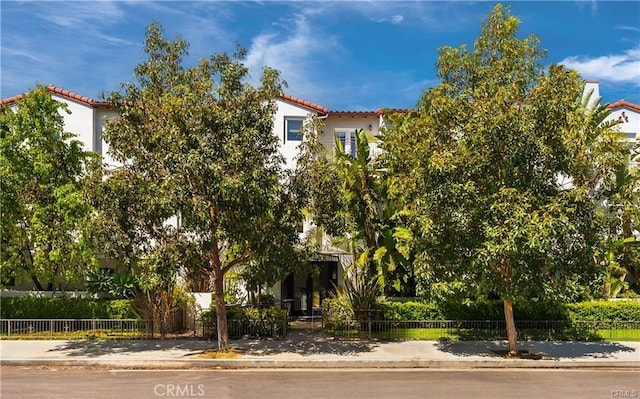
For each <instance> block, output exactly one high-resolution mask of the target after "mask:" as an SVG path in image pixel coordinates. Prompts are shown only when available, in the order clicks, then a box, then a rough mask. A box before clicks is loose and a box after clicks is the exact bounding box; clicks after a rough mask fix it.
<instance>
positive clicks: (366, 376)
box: [0, 367, 640, 399]
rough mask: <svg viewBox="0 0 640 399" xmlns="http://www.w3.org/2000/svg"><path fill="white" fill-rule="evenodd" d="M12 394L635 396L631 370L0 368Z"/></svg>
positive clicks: (98, 397)
mask: <svg viewBox="0 0 640 399" xmlns="http://www.w3.org/2000/svg"><path fill="white" fill-rule="evenodd" d="M0 373H1V374H0V381H1V388H0V394H1V395H0V396H1V397H2V398H3V399H13V398H51V399H63V398H64V399H70V398H95V399H106V398H118V399H128V398H177V397H180V398H194V397H203V398H242V399H251V398H260V399H269V398H278V399H280V398H305V399H309V398H348V399H357V398H367V399H371V398H390V399H393V398H502V399H507V398H516V397H517V398H536V399H537V398H638V397H640V373H638V371H637V370H541V369H501V370H498V369H475V370H442V369H437V370H435V369H431V370H430V369H388V370H385V369H371V370H362V369H360V370H354V369H343V370H336V369H331V370H303V369H290V370H285V369H278V370H92V369H75V368H56V367H49V368H43V367H34V368H23V367H2V368H0Z"/></svg>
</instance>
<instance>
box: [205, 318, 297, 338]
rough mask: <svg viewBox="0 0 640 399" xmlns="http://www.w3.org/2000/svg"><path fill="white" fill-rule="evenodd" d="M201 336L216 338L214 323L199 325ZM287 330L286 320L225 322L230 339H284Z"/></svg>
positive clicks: (215, 325) (216, 331) (216, 328)
mask: <svg viewBox="0 0 640 399" xmlns="http://www.w3.org/2000/svg"><path fill="white" fill-rule="evenodd" d="M200 328H201V329H202V330H201V331H202V336H204V337H208V338H212V339H216V338H218V326H217V323H216V321H215V320H214V321H212V322H209V323H206V322H204V323H201V324H200ZM288 328H289V320H288V319H275V320H273V319H272V320H234V319H229V320H227V331H228V332H229V338H230V339H240V338H276V339H282V338H284V337H286V335H287V331H288Z"/></svg>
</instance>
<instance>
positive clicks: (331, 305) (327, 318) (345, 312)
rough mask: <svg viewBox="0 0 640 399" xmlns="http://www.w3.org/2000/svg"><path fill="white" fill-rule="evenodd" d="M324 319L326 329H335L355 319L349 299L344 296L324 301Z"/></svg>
mask: <svg viewBox="0 0 640 399" xmlns="http://www.w3.org/2000/svg"><path fill="white" fill-rule="evenodd" d="M322 319H323V322H324V325H325V327H326V328H329V329H333V328H335V327H336V326H339V325H340V323H341V322H344V321H348V320H353V319H355V315H354V314H353V310H351V305H350V304H349V299H348V298H346V297H344V296H338V297H336V298H327V299H325V300H323V301H322Z"/></svg>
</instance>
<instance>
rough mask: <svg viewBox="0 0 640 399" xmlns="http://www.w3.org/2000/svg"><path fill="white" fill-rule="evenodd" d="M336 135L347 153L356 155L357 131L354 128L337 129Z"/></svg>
mask: <svg viewBox="0 0 640 399" xmlns="http://www.w3.org/2000/svg"><path fill="white" fill-rule="evenodd" d="M336 135H337V136H338V139H339V140H340V144H342V149H343V150H344V152H345V153H347V154H351V156H352V157H354V158H355V157H356V132H355V130H353V129H336Z"/></svg>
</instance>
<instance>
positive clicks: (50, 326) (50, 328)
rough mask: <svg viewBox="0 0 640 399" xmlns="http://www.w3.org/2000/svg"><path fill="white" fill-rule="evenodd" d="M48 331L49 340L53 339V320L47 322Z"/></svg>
mask: <svg viewBox="0 0 640 399" xmlns="http://www.w3.org/2000/svg"><path fill="white" fill-rule="evenodd" d="M49 331H50V332H51V339H53V320H49Z"/></svg>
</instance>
